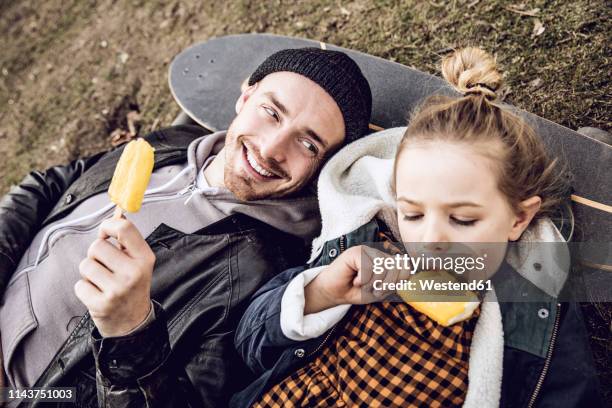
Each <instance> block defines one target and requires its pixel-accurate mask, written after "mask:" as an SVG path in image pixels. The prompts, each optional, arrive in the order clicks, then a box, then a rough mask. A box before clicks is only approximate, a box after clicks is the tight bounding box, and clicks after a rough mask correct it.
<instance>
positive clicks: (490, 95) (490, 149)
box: [393, 47, 569, 217]
mask: <svg viewBox="0 0 612 408" xmlns="http://www.w3.org/2000/svg"><path fill="white" fill-rule="evenodd" d="M441 68H442V75H443V76H444V78H445V79H446V80H447V81H448V82H449V83H450V84H451V85H452V86H453V88H455V89H456V90H457V91H459V92H460V93H461V94H463V96H460V97H449V96H432V97H429V98H428V99H427V100H426V101H425V102H424V103H423V104H422V105H421V106H420V107H419V108H418V109H417V110H416V111H415V112H414V113H413V115H412V118H411V120H410V123H409V125H408V128H407V129H406V132H405V133H404V136H403V138H402V140H401V142H400V145H399V147H398V150H397V154H396V157H395V169H394V171H393V175H394V177H393V187H395V174H396V172H397V162H398V160H399V158H400V156H401V153H402V151H403V150H405V148H406V147H407V146H410V145H412V144H414V143H419V142H426V141H446V142H451V143H470V144H471V145H474V146H475V147H476V148H479V149H480V150H482V151H483V152H484V153H485V154H486V155H487V156H488V157H491V158H493V159H494V163H495V164H496V167H497V168H496V170H497V174H496V176H497V182H498V187H499V190H500V191H501V192H502V194H504V196H505V197H506V198H507V200H508V202H509V204H510V206H511V208H512V209H513V210H514V211H515V212H517V213H518V212H519V211H520V206H519V204H520V202H521V201H523V200H525V199H527V198H529V197H532V196H539V197H540V198H541V199H542V205H541V207H540V210H539V212H538V214H537V215H536V217H542V216H552V215H553V214H554V213H555V211H556V210H557V208H558V207H559V204H561V203H562V202H563V201H565V199H566V198H567V195H568V194H567V193H568V191H569V190H568V185H567V183H566V180H565V179H564V171H563V170H562V169H560V168H559V167H560V166H559V163H558V162H557V160H556V159H554V160H553V159H551V158H550V157H549V156H548V154H547V152H546V150H545V148H544V145H543V143H542V142H541V141H540V139H538V137H537V136H536V134H535V132H534V130H533V129H532V128H531V126H529V125H528V124H527V123H526V122H525V121H524V120H523V119H522V118H520V117H519V116H517V115H516V114H514V113H513V112H512V111H510V109H509V108H508V107H507V106H503V105H501V104H500V103H499V102H498V91H499V90H500V88H501V87H502V84H503V79H502V75H501V74H500V72H499V71H498V70H497V64H496V61H495V58H494V57H493V56H492V55H490V54H488V53H486V52H485V51H483V50H481V49H479V48H474V47H469V48H463V49H460V50H457V51H455V52H454V53H453V54H452V55H449V56H447V57H446V58H444V59H443V60H442V67H441Z"/></svg>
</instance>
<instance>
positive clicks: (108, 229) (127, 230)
mask: <svg viewBox="0 0 612 408" xmlns="http://www.w3.org/2000/svg"><path fill="white" fill-rule="evenodd" d="M98 237H99V238H100V239H103V240H105V239H107V238H109V237H111V238H114V239H116V240H117V242H118V243H119V244H120V245H121V246H123V247H124V248H125V252H126V253H127V254H128V255H129V256H130V257H132V258H140V257H146V256H149V253H150V252H151V251H150V248H149V245H148V244H147V242H146V241H145V240H144V238H143V237H142V235H141V234H140V231H138V229H137V228H136V226H135V225H134V224H133V223H132V222H131V221H129V220H127V219H125V218H121V219H115V218H111V219H108V220H105V221H103V222H102V224H100V229H99V232H98Z"/></svg>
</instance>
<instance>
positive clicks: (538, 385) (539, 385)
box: [527, 303, 561, 408]
mask: <svg viewBox="0 0 612 408" xmlns="http://www.w3.org/2000/svg"><path fill="white" fill-rule="evenodd" d="M560 320H561V303H557V315H556V316H555V325H554V326H553V331H552V335H551V336H550V346H549V347H548V353H547V354H546V361H544V368H542V373H541V374H540V378H538V382H537V383H536V386H535V388H534V389H533V394H532V395H531V398H530V399H529V404H527V408H532V407H533V405H534V404H535V402H536V399H537V398H538V394H539V393H540V389H541V388H542V384H543V383H544V379H545V378H546V374H547V373H548V368H549V366H550V360H551V359H552V354H553V349H554V348H555V343H556V340H557V332H558V331H559V322H560Z"/></svg>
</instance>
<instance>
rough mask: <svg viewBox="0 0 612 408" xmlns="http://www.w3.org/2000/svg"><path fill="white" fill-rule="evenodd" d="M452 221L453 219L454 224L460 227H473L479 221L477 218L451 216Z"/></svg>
mask: <svg viewBox="0 0 612 408" xmlns="http://www.w3.org/2000/svg"><path fill="white" fill-rule="evenodd" d="M450 219H451V221H452V222H453V223H454V224H457V225H460V226H462V227H469V226H472V225H474V224H476V222H477V221H478V220H477V219H475V218H465V217H457V216H453V215H451V217H450Z"/></svg>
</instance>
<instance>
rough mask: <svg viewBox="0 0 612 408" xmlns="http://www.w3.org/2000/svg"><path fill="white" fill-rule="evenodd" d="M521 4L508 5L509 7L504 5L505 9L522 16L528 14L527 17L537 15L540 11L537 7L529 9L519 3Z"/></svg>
mask: <svg viewBox="0 0 612 408" xmlns="http://www.w3.org/2000/svg"><path fill="white" fill-rule="evenodd" d="M521 6H522V7H519V6H510V7H505V9H506V10H508V11H511V12H513V13H516V14H520V15H522V16H529V17H537V15H538V14H539V13H540V9H539V8H537V7H536V8H534V9H531V10H524V8H525V6H524V5H521Z"/></svg>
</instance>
